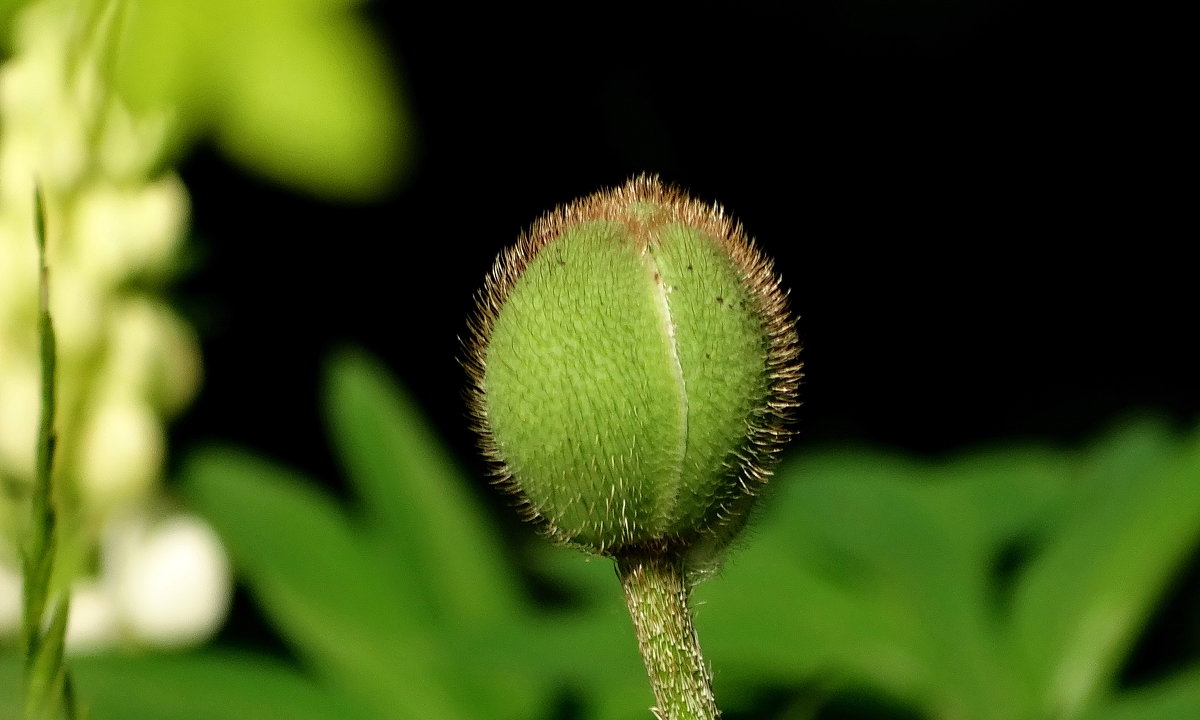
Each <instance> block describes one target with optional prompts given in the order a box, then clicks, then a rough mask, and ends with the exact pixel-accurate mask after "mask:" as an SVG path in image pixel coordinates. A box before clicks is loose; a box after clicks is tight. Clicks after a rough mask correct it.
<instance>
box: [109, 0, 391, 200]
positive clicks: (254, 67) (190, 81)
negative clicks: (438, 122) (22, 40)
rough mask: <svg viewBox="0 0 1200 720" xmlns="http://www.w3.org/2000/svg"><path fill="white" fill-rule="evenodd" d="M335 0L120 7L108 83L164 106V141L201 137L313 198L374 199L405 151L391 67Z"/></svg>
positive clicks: (144, 0)
mask: <svg viewBox="0 0 1200 720" xmlns="http://www.w3.org/2000/svg"><path fill="white" fill-rule="evenodd" d="M357 4H358V3H355V2H347V0H303V1H297V0H256V1H255V2H241V1H240V0H205V1H204V2H196V3H193V2H170V1H164V0H129V1H128V2H126V3H124V5H125V7H124V10H123V27H122V34H121V46H120V48H119V51H118V52H117V54H116V58H115V59H116V62H115V75H114V82H115V84H116V87H117V90H118V92H119V93H120V94H121V96H122V97H123V98H124V99H126V100H127V101H128V102H130V103H131V104H132V105H133V107H134V108H136V109H138V110H143V111H160V110H164V109H166V110H169V111H170V112H171V113H172V121H173V123H174V127H173V131H174V133H175V136H176V144H177V145H182V144H183V142H184V141H186V140H189V139H191V138H193V137H196V136H199V135H207V134H209V133H211V134H212V135H213V136H214V137H215V139H216V142H217V144H218V145H219V146H220V147H221V149H222V150H223V151H224V152H226V153H227V154H228V155H229V156H230V157H231V158H233V159H234V160H236V161H239V162H241V163H242V164H244V165H245V166H246V167H248V168H249V169H251V170H254V171H256V172H258V173H261V174H263V175H265V176H267V177H269V178H270V179H272V180H274V181H276V182H279V183H281V184H284V185H286V186H289V187H293V188H300V189H303V190H307V191H310V192H314V193H316V194H318V195H323V196H330V197H349V198H359V197H368V196H372V195H377V194H379V193H380V192H382V191H384V190H386V189H387V187H388V185H389V184H390V183H391V182H392V181H394V180H395V179H396V175H397V174H398V171H399V170H400V169H401V168H403V167H404V166H405V164H406V159H407V157H406V156H407V153H408V152H409V149H410V145H409V138H408V134H409V131H410V130H409V128H410V122H409V119H408V118H407V116H406V111H405V108H404V105H403V103H402V100H401V98H400V96H399V94H398V92H397V87H398V83H397V78H395V77H394V73H393V72H392V71H391V70H390V64H391V61H390V60H389V59H388V58H387V57H385V56H384V54H383V50H382V47H381V46H380V43H379V42H378V40H377V39H376V38H375V37H374V35H373V34H372V33H371V32H370V31H369V29H368V28H367V26H366V24H365V22H364V21H363V20H362V19H361V18H359V17H358V16H357V15H356V13H355V8H354V7H352V6H354V5H357Z"/></svg>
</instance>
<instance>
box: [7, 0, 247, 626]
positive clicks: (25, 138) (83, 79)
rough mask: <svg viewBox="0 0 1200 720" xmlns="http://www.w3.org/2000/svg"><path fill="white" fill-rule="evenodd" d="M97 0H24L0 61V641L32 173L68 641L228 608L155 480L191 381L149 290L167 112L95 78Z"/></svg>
mask: <svg viewBox="0 0 1200 720" xmlns="http://www.w3.org/2000/svg"><path fill="white" fill-rule="evenodd" d="M89 5H94V6H95V8H97V11H96V12H88V11H86V8H87V7H88V6H89ZM106 6H107V7H108V8H109V10H108V12H107V13H106V11H105V10H104V8H105V7H106ZM113 7H115V4H113V3H80V2H63V1H61V0H42V1H41V2H37V3H34V4H32V5H30V6H28V7H27V8H26V9H25V10H23V11H22V12H21V14H20V15H19V16H18V17H17V18H16V21H15V24H14V29H13V32H14V44H13V48H14V52H13V56H12V57H11V59H9V60H8V61H7V62H5V63H4V65H3V66H2V67H0V640H2V639H3V638H5V637H11V636H13V635H15V633H16V631H17V622H18V620H17V618H18V613H17V610H18V608H19V588H20V578H19V573H18V572H17V569H18V567H19V562H18V559H17V558H18V555H17V552H16V541H17V537H18V535H19V533H20V527H21V523H22V522H23V519H22V514H23V508H24V507H25V502H24V500H25V498H26V497H27V495H28V489H29V486H30V482H31V480H32V475H33V465H34V452H33V448H34V443H35V436H36V429H37V418H38V412H39V406H38V387H39V384H38V383H39V362H38V353H37V347H36V342H35V340H36V310H37V297H38V290H37V278H38V275H37V258H36V248H35V245H34V242H33V227H34V224H33V203H32V198H33V184H34V181H35V178H36V180H37V182H38V183H40V184H41V186H42V188H43V191H44V193H45V196H46V201H47V209H48V216H49V218H48V228H47V229H48V246H47V254H48V264H49V266H50V268H51V271H50V273H51V274H50V278H51V295H50V305H51V311H52V313H53V315H54V322H55V327H56V330H57V334H58V350H59V365H58V368H59V372H58V408H59V410H58V424H57V429H58V433H59V444H58V454H57V457H56V468H55V472H56V482H58V483H60V484H61V487H62V488H63V490H64V492H63V493H62V497H60V501H61V502H62V503H63V504H64V505H65V506H66V508H67V513H66V516H67V518H68V520H69V522H68V524H67V526H66V528H65V533H66V536H65V538H66V547H65V549H64V553H63V556H64V558H65V562H66V563H68V564H70V565H74V567H75V569H77V571H78V574H79V577H80V578H81V579H80V580H79V581H78V582H77V583H76V586H75V600H74V603H73V607H72V616H71V624H70V629H69V635H68V638H69V642H71V643H72V644H73V645H74V646H75V647H76V648H84V647H97V646H99V647H103V646H107V645H111V644H112V643H115V642H118V641H120V640H133V641H135V642H142V643H149V644H166V645H171V644H180V643H188V642H195V641H198V640H201V639H203V638H205V637H207V636H208V635H209V634H211V633H212V632H213V631H214V630H215V628H216V627H217V626H218V625H219V623H220V622H221V620H222V619H223V616H224V614H225V612H226V608H227V605H228V597H229V584H230V579H229V569H228V564H227V562H226V559H225V556H224V554H223V552H222V550H221V548H220V545H219V543H218V542H217V540H216V537H215V535H214V533H213V532H212V530H211V529H210V528H209V527H208V526H207V525H205V524H204V523H203V522H202V521H200V520H198V519H196V518H193V517H190V516H188V515H186V514H182V513H180V512H179V511H178V510H177V509H171V505H170V503H169V502H168V501H167V500H166V499H165V496H164V494H163V491H162V483H161V480H162V474H163V471H164V455H165V445H166V440H165V434H164V422H165V421H166V420H167V419H168V418H170V417H172V416H173V415H175V414H176V413H178V412H179V411H180V410H181V409H182V408H183V407H185V406H186V405H187V403H188V402H189V401H190V400H191V398H192V396H193V395H194V394H195V392H196V389H197V387H198V385H199V381H200V354H199V347H198V344H197V340H196V338H195V335H194V333H193V331H192V329H191V328H190V327H189V326H188V325H187V323H186V322H184V321H183V320H182V319H181V318H180V317H179V316H178V315H177V314H176V313H175V312H174V311H173V310H172V309H171V308H170V307H169V306H168V305H167V304H165V303H164V302H163V300H162V299H161V298H160V297H158V296H157V295H156V290H155V288H159V287H161V286H162V284H163V283H164V282H165V281H166V280H167V279H169V276H170V272H171V270H172V267H173V264H174V263H175V261H176V257H177V254H178V251H179V249H180V244H181V242H182V240H183V234H184V228H185V225H186V222H187V216H188V211H189V207H188V195H187V191H186V188H185V187H184V186H183V183H182V182H181V181H180V179H179V178H178V177H177V176H176V175H175V174H173V173H171V172H169V171H163V170H162V169H161V168H160V167H158V163H160V162H161V161H162V155H163V147H164V142H165V139H166V132H167V128H168V119H169V118H168V116H167V114H166V113H160V114H158V115H145V114H135V113H132V112H130V111H129V110H128V109H127V108H126V107H125V106H124V105H123V104H122V102H121V99H120V98H119V97H117V96H115V95H114V94H113V93H112V91H111V88H110V87H108V85H107V84H106V82H105V77H104V69H105V67H106V62H105V61H106V59H107V58H108V53H109V52H110V48H109V41H110V39H111V37H112V36H113V32H112V24H113V23H114V22H116V17H115V13H113V12H112V8H113Z"/></svg>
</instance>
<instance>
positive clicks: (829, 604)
mask: <svg viewBox="0 0 1200 720" xmlns="http://www.w3.org/2000/svg"><path fill="white" fill-rule="evenodd" d="M325 399H326V409H327V412H328V418H329V424H330V426H331V428H332V431H333V433H332V435H333V441H334V447H335V448H336V449H337V452H338V454H339V456H340V458H341V460H342V462H343V464H344V466H345V469H346V473H347V476H348V478H349V480H350V487H351V488H352V491H353V493H354V496H355V497H354V498H353V500H352V501H351V502H349V503H342V502H339V501H337V500H335V499H333V498H331V497H330V496H328V495H326V494H324V493H323V492H321V491H319V490H318V489H317V488H316V485H315V484H314V483H313V482H312V481H310V480H309V479H307V478H304V477H301V476H298V475H296V474H295V473H292V472H289V471H286V470H284V469H281V468H279V467H278V466H276V465H274V464H272V463H269V462H267V461H264V460H262V459H259V458H256V457H254V456H253V455H250V454H247V453H245V452H240V451H233V450H209V451H206V452H202V453H198V454H196V455H194V456H192V457H191V459H190V460H189V462H187V463H186V467H185V469H184V476H185V477H184V487H185V489H186V493H187V496H188V498H189V499H190V500H191V502H192V503H193V505H194V506H195V507H196V508H197V509H198V510H200V511H201V512H203V513H204V514H205V515H206V516H207V517H208V518H209V519H210V520H211V521H212V522H213V523H214V524H215V525H216V527H217V528H218V529H219V530H220V532H221V534H222V537H223V538H224V540H225V542H226V543H227V544H228V548H229V551H230V552H231V554H232V556H233V558H234V560H235V562H236V564H237V565H238V567H239V568H240V571H241V573H242V576H243V578H244V580H245V582H246V584H247V585H248V587H249V589H250V591H251V593H252V594H253V596H254V597H255V599H256V600H257V602H258V603H259V604H260V606H261V608H262V609H263V611H264V612H265V614H266V615H267V616H268V617H269V618H270V620H271V621H272V622H273V623H274V624H275V626H276V628H277V629H278V630H279V632H280V634H281V635H282V637H283V638H284V640H285V641H286V642H287V643H288V644H289V645H290V647H292V648H293V649H294V650H295V652H296V654H297V655H298V656H299V659H300V665H301V666H302V667H303V668H304V669H303V670H298V669H296V668H294V667H288V666H286V665H283V664H281V663H280V662H279V661H268V660H265V659H262V658H258V657H248V656H244V655H227V654H221V653H218V652H213V651H207V652H201V653H196V654H192V655H182V656H170V655H148V656H142V657H120V656H101V657H94V658H81V659H79V661H78V662H76V663H73V665H72V673H73V675H74V676H75V678H76V684H77V687H78V695H79V697H80V698H82V699H83V704H84V705H85V706H89V707H90V710H91V712H90V714H89V717H90V718H93V720H106V719H108V718H114V719H115V718H121V719H122V720H126V719H128V720H142V719H143V718H144V719H146V720H149V719H150V718H154V719H155V720H233V719H235V718H237V719H239V720H240V719H241V718H247V717H281V718H282V717H287V718H300V719H301V720H320V719H324V718H328V719H330V720H333V719H334V718H352V719H354V720H358V719H360V718H361V719H362V720H386V719H388V718H398V719H404V718H422V719H423V720H459V719H469V720H477V719H484V720H486V719H488V718H497V719H501V718H505V719H507V718H512V719H514V720H515V719H517V718H520V719H523V720H543V719H544V720H551V719H552V718H556V717H562V716H564V715H563V713H562V711H561V707H562V703H563V702H564V700H565V699H566V698H567V697H574V698H575V703H576V704H577V708H576V712H575V714H573V715H571V717H579V718H587V719H588V720H626V719H627V718H630V717H649V712H648V711H647V710H646V708H648V707H649V706H650V704H651V703H652V701H653V700H652V697H651V694H650V690H649V687H648V686H647V683H646V679H645V673H644V670H643V668H642V665H641V660H640V658H639V657H638V654H637V649H636V644H635V641H634V638H633V632H632V629H631V628H630V625H629V619H628V617H627V615H626V614H625V609H624V606H623V603H622V599H621V594H620V588H619V586H618V584H617V582H616V579H615V578H614V577H613V573H612V569H611V566H610V564H609V563H608V562H607V561H604V560H590V561H589V560H586V559H585V558H583V557H582V556H578V555H577V554H575V553H570V552H566V551H563V550H561V549H559V548H554V547H550V546H548V545H547V544H545V543H541V542H535V541H536V540H538V539H537V538H530V542H529V543H528V546H527V547H522V548H520V550H519V551H518V552H515V553H514V552H511V551H506V550H505V549H504V547H505V546H504V545H503V543H502V542H501V541H500V539H499V538H498V537H497V533H496V531H495V527H494V525H493V524H492V523H491V522H490V520H489V518H488V517H487V514H486V513H485V512H484V510H483V508H482V507H481V505H480V503H479V501H478V499H477V498H475V497H474V496H473V495H472V493H471V491H470V484H469V483H468V482H467V481H466V479H465V478H464V477H463V476H462V475H461V474H460V471H459V470H458V467H457V465H456V464H455V462H454V461H453V459H452V458H451V457H450V456H449V455H447V453H446V451H445V450H444V449H443V448H442V446H441V445H440V443H439V442H438V441H437V439H436V437H434V435H433V434H432V433H431V431H430V429H429V427H428V426H427V425H426V423H425V422H424V421H423V419H422V418H421V417H420V415H419V413H418V412H417V411H416V409H415V408H414V406H413V404H412V403H411V401H410V400H408V399H407V398H406V397H405V396H404V394H403V393H402V392H401V391H400V389H399V388H397V387H396V386H395V385H394V384H393V383H392V382H391V381H390V380H389V379H388V376H387V373H386V372H385V371H384V370H383V369H382V368H381V367H380V366H379V365H378V364H377V363H375V362H373V361H372V360H370V359H369V358H366V357H364V356H362V355H358V354H345V355H342V356H340V357H338V358H336V359H335V361H334V362H333V363H332V364H331V367H330V371H329V375H328V382H327V384H326V392H325ZM773 487H774V493H773V494H774V496H773V497H769V498H767V499H766V502H765V503H764V510H763V512H762V514H761V517H759V519H758V522H757V523H755V524H753V525H752V526H751V528H750V533H749V537H747V538H746V539H745V541H744V543H743V546H742V547H740V548H735V550H734V552H733V553H732V554H731V557H730V559H729V562H728V564H727V567H726V568H725V569H724V570H723V571H722V572H721V573H720V574H719V576H718V577H716V578H714V579H712V580H711V581H709V582H707V583H705V584H703V585H702V586H700V587H699V588H697V590H696V592H695V601H696V607H697V626H698V629H699V633H700V637H701V640H702V642H703V645H704V649H705V653H706V655H707V657H708V659H709V661H710V662H711V663H712V665H713V668H714V677H715V690H716V693H717V697H718V699H719V700H720V702H721V705H722V706H723V707H724V708H725V709H726V712H727V713H730V715H731V716H738V717H747V716H749V715H750V714H752V713H753V712H754V711H755V703H756V702H757V698H758V697H759V696H760V694H761V693H762V692H764V691H766V690H778V689H780V688H784V689H790V690H791V692H793V693H794V696H795V707H792V708H789V709H786V710H784V711H783V713H786V714H780V715H777V717H784V716H786V717H800V716H803V712H804V709H805V708H811V707H814V706H818V707H819V706H820V704H821V703H822V702H823V699H824V698H826V697H828V696H830V695H834V694H837V693H840V692H844V691H846V692H848V691H853V692H859V693H867V694H869V695H871V696H874V697H878V698H882V699H884V700H886V701H887V702H890V703H894V704H897V705H899V706H903V707H907V708H911V709H912V710H913V711H914V712H916V713H917V714H918V715H919V716H922V717H927V718H931V719H934V720H977V719H978V720H988V719H993V718H994V719H996V720H999V719H1004V720H1022V719H1027V720H1050V719H1051V718H1072V719H1076V720H1152V719H1153V720H1185V719H1187V720H1190V719H1191V718H1195V717H1198V716H1200V712H1198V711H1200V664H1193V665H1192V666H1190V667H1188V668H1184V669H1182V670H1181V671H1180V672H1178V673H1177V674H1175V675H1174V676H1172V677H1167V678H1163V679H1161V680H1159V681H1158V682H1156V683H1154V684H1151V685H1148V686H1145V687H1140V688H1134V689H1124V688H1120V687H1118V686H1117V684H1116V680H1115V677H1116V674H1117V672H1118V671H1119V670H1120V668H1121V664H1122V662H1123V661H1125V659H1126V658H1127V657H1128V654H1129V651H1130V648H1131V646H1132V643H1133V642H1134V641H1135V640H1136V638H1137V636H1138V635H1139V633H1140V632H1141V631H1142V630H1143V628H1144V625H1145V623H1146V620H1147V617H1148V615H1149V613H1150V612H1151V610H1152V609H1153V607H1154V605H1155V603H1156V602H1158V601H1159V600H1160V599H1161V596H1162V593H1163V592H1164V589H1165V587H1166V585H1167V583H1168V582H1169V581H1170V579H1171V577H1172V576H1173V574H1174V573H1175V572H1176V571H1177V569H1178V568H1179V567H1180V566H1181V564H1182V563H1183V562H1184V561H1185V560H1186V559H1187V558H1188V557H1189V556H1190V555H1191V554H1192V553H1195V552H1196V550H1197V545H1198V544H1200V433H1197V432H1193V433H1192V434H1191V435H1189V436H1186V437H1179V436H1177V435H1176V434H1174V433H1173V432H1171V431H1170V430H1169V429H1167V428H1166V427H1164V426H1163V425H1161V424H1158V423H1155V422H1149V421H1145V422H1137V423H1129V424H1126V425H1125V426H1123V427H1121V428H1120V429H1118V430H1116V431H1114V432H1113V433H1111V434H1108V435H1106V436H1104V437H1102V438H1100V439H1099V440H1097V441H1096V442H1095V443H1094V444H1093V445H1092V446H1090V447H1088V448H1085V449H1083V450H1080V451H1073V452H1064V451H1059V450H1054V449H1050V448H1044V447H1037V446H1024V447H1008V448H996V449H992V450H987V451H978V452H974V453H971V454H968V455H964V456H961V457H958V458H954V459H950V460H947V461H936V462H934V461H919V460H914V459H912V458H907V457H903V456H899V455H895V454H888V453H882V452H878V451H873V450H865V449H855V450H849V449H840V450H829V451H824V452H808V453H805V454H802V455H799V454H798V455H794V456H793V457H791V458H790V459H788V460H785V462H784V464H783V466H782V467H781V468H780V471H779V473H778V477H777V479H776V481H774V483H773ZM525 577H535V578H539V579H540V581H541V582H545V583H549V584H550V585H552V586H553V587H554V588H556V590H557V591H558V592H560V593H561V595H562V598H563V602H562V603H560V604H561V605H562V607H559V608H556V609H550V608H547V607H544V606H539V605H537V604H535V603H533V602H532V601H531V600H530V599H529V597H528V595H527V593H526V591H525V589H524V588H525V584H524V583H522V582H520V581H519V579H520V578H525ZM7 669H8V668H7V667H6V666H5V665H3V664H0V698H3V697H8V695H6V692H7V691H8V689H9V688H8V687H6V686H5V684H4V683H5V682H6V678H7V675H8V672H7ZM6 710H7V708H6V707H5V706H4V703H2V702H0V720H11V719H12V718H13V717H14V716H13V715H12V714H11V713H10V714H9V715H7V716H6V715H5V714H4V712H5V711H6Z"/></svg>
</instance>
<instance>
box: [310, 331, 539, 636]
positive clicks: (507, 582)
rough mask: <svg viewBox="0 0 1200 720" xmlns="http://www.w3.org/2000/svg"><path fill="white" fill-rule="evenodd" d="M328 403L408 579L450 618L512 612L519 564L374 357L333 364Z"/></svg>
mask: <svg viewBox="0 0 1200 720" xmlns="http://www.w3.org/2000/svg"><path fill="white" fill-rule="evenodd" d="M325 411H326V417H327V420H328V423H329V427H330V432H331V434H332V436H333V440H334V444H335V446H336V448H337V450H338V453H339V455H340V457H341V459H342V463H343V465H344V467H345V469H346V474H347V476H348V477H349V479H350V480H351V482H352V483H353V484H354V487H355V489H356V490H358V492H359V496H360V501H361V502H360V504H361V507H362V511H363V514H364V515H365V516H366V518H367V519H368V520H370V521H371V527H372V529H374V530H375V531H376V532H377V533H379V535H380V536H381V538H382V541H383V547H384V548H385V552H386V553H388V554H389V555H391V556H392V557H401V556H403V557H405V558H407V560H408V562H406V563H404V564H403V570H404V571H405V572H406V573H408V575H409V577H408V578H406V580H405V584H406V585H409V586H411V587H412V588H414V589H415V590H416V591H418V592H420V593H421V595H422V596H423V600H424V603H425V606H426V607H425V608H424V611H425V612H426V613H427V614H428V616H429V617H431V618H432V619H434V620H436V621H437V622H439V623H441V624H442V625H443V626H448V627H461V626H462V625H463V624H468V625H472V626H480V625H483V624H485V623H492V622H500V621H506V620H510V619H512V618H513V617H515V613H516V611H517V607H518V604H519V601H518V587H517V580H516V574H515V573H514V572H513V570H512V567H511V564H512V563H511V561H510V560H509V559H507V558H505V556H504V553H503V544H502V542H501V539H500V538H499V537H498V535H497V533H496V532H495V530H494V528H493V524H492V523H491V520H490V518H488V517H487V515H486V513H485V512H484V511H483V508H482V507H481V506H480V504H479V502H478V500H477V499H476V498H474V497H471V493H470V486H469V484H468V483H467V481H466V478H465V477H464V476H463V475H462V474H461V473H460V472H459V470H458V468H457V466H456V465H455V463H454V461H453V459H452V458H451V457H450V455H449V453H448V452H447V451H446V450H445V448H444V447H443V446H442V445H441V443H440V441H439V440H438V438H437V437H436V436H435V435H434V433H433V432H432V430H431V429H430V428H429V426H428V425H427V424H426V422H425V420H424V418H423V417H422V416H421V414H420V412H419V411H418V410H417V409H416V407H415V406H414V405H413V403H412V400H411V399H409V398H408V397H407V396H405V395H404V394H403V393H402V392H401V390H400V389H399V388H398V387H397V386H396V385H395V383H393V382H392V380H391V379H390V378H389V376H388V373H387V371H386V370H385V369H384V368H383V367H381V366H380V365H379V364H378V362H376V361H374V360H373V359H371V358H368V357H367V356H365V355H363V354H361V353H355V352H346V353H343V354H341V355H339V356H337V357H336V358H335V359H334V360H333V361H332V362H331V363H330V365H329V369H328V372H327V379H326V384H325Z"/></svg>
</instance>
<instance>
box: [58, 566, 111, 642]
mask: <svg viewBox="0 0 1200 720" xmlns="http://www.w3.org/2000/svg"><path fill="white" fill-rule="evenodd" d="M119 636H120V633H119V629H118V627H117V603H116V599H115V598H113V596H112V593H111V592H110V591H109V590H108V588H107V587H106V584H105V583H103V582H101V581H99V580H94V579H93V580H83V581H80V582H77V583H75V585H74V586H72V588H71V616H70V620H69V621H68V622H67V647H68V648H69V649H70V650H71V651H72V652H80V653H86V652H91V651H94V650H103V649H104V648H107V647H112V645H113V644H114V643H115V642H116V641H117V639H118V638H119Z"/></svg>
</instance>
